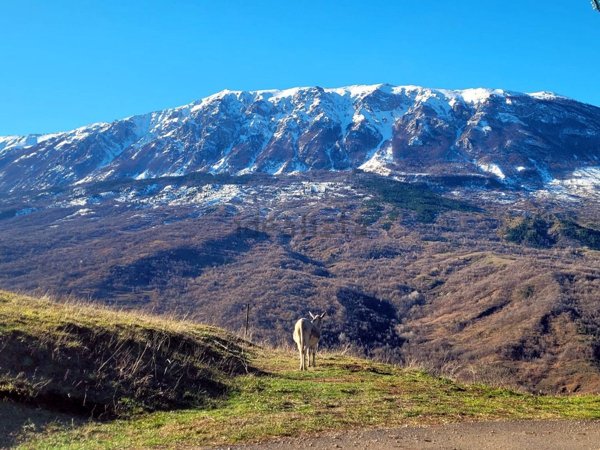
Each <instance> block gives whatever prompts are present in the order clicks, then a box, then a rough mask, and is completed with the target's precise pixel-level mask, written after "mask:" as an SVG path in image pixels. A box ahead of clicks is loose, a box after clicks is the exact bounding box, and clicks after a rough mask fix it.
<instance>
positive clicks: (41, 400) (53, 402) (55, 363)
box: [0, 291, 249, 418]
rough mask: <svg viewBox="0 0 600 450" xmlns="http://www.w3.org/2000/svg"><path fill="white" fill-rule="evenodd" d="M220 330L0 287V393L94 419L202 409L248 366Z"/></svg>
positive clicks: (237, 346) (239, 349)
mask: <svg viewBox="0 0 600 450" xmlns="http://www.w3.org/2000/svg"><path fill="white" fill-rule="evenodd" d="M242 345H244V344H243V343H242V342H239V341H238V340H237V339H235V338H233V337H232V336H231V335H228V334H226V333H224V332H223V331H221V330H218V329H215V328H211V327H206V326H200V325H194V324H191V323H186V322H173V321H168V320H163V319H159V318H157V317H151V316H143V315H141V314H128V313H124V312H113V311H109V310H107V309H99V308H94V307H91V306H84V305H82V304H75V303H67V304H57V303H54V302H51V301H49V300H46V299H37V298H31V297H25V296H22V295H16V294H11V293H8V292H3V291H0V349H2V351H1V352H0V397H1V398H3V399H6V398H8V399H12V400H15V401H18V402H24V403H28V404H33V405H36V406H43V407H45V408H49V409H54V410H57V411H62V412H65V413H71V414H80V415H83V416H87V417H89V416H92V417H97V418H113V417H117V416H127V415H129V414H132V413H140V412H143V411H154V410H173V409H181V408H190V407H203V406H206V405H207V403H208V402H209V401H211V399H214V398H215V397H219V396H222V395H224V394H225V393H226V392H227V391H228V390H229V388H230V382H229V377H230V376H231V375H239V374H241V373H246V372H247V371H248V370H249V367H248V363H247V361H246V357H245V356H244V353H243V350H242Z"/></svg>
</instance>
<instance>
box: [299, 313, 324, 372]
mask: <svg viewBox="0 0 600 450" xmlns="http://www.w3.org/2000/svg"><path fill="white" fill-rule="evenodd" d="M308 313H309V314H310V318H311V320H308V319H304V318H302V319H300V320H298V322H296V326H295V327H294V342H295V343H296V345H297V346H298V351H299V352H300V370H306V357H307V356H308V367H311V366H313V367H315V366H316V363H315V355H316V353H317V347H318V345H319V339H320V338H321V321H322V320H323V317H325V313H323V314H317V315H314V314H313V313H311V312H310V311H309V312H308ZM311 356H312V364H311V363H310V357H311Z"/></svg>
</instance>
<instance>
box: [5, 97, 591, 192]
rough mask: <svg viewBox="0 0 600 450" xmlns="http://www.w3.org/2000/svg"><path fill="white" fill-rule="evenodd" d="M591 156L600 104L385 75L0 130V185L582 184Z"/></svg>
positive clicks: (23, 187) (19, 187)
mask: <svg viewBox="0 0 600 450" xmlns="http://www.w3.org/2000/svg"><path fill="white" fill-rule="evenodd" d="M599 156H600V108H597V107H594V106H591V105H586V104H582V103H578V102H576V101H573V100H570V99H567V98H563V97H559V96H556V95H553V94H549V93H535V94H522V93H517V92H509V91H502V90H489V89H467V90H462V91H450V90H441V89H427V88H422V87H416V86H398V87H396V86H390V85H374V86H350V87H344V88H338V89H323V88H319V87H312V88H295V89H288V90H282V91H276V90H272V91H256V92H238V91H236V92H234V91H223V92H220V93H218V94H215V95H213V96H210V97H207V98H205V99H203V100H200V101H198V102H194V103H192V104H189V105H186V106H182V107H179V108H175V109H168V110H164V111H159V112H154V113H149V114H145V115H141V116H134V117H129V118H126V119H123V120H118V121H115V122H112V123H99V124H94V125H90V126H86V127H82V128H78V129H76V130H73V131H68V132H64V133H56V134H49V135H31V136H9V137H0V192H2V191H4V192H11V191H12V192H17V191H23V190H28V189H47V188H51V187H56V186H66V185H74V184H82V183H87V182H94V181H101V180H109V179H120V178H137V179H143V178H157V177H161V176H166V175H185V174H188V173H191V172H207V173H229V174H232V175H241V174H245V173H252V172H265V173H269V174H284V173H294V172H305V171H310V170H328V171H331V170H332V171H340V170H350V169H362V170H365V171H372V172H378V173H380V174H384V175H395V176H400V177H402V176H411V175H412V176H440V175H443V176H463V175H464V176H471V177H473V176H477V177H480V176H486V177H491V178H494V179H496V180H497V181H498V182H501V183H504V184H506V185H507V186H511V187H516V188H520V187H524V188H528V189H530V188H531V189H540V188H542V187H544V186H545V185H547V184H548V183H561V182H563V181H564V180H572V179H573V178H574V177H575V178H577V174H581V173H582V171H583V173H584V174H585V175H586V176H585V177H583V178H585V179H584V181H583V184H586V183H587V184H589V183H592V184H594V183H597V182H599V180H600V172H598V171H597V170H596V167H597V166H599V165H600V162H599V160H598V158H599ZM574 173H575V175H573V174H574ZM579 178H581V177H579ZM561 180H562V181H561Z"/></svg>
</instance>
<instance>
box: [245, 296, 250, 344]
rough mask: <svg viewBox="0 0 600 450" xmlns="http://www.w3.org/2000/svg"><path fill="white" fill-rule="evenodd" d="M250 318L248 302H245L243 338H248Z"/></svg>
mask: <svg viewBox="0 0 600 450" xmlns="http://www.w3.org/2000/svg"><path fill="white" fill-rule="evenodd" d="M249 320H250V303H246V328H245V329H244V339H246V340H248V322H249Z"/></svg>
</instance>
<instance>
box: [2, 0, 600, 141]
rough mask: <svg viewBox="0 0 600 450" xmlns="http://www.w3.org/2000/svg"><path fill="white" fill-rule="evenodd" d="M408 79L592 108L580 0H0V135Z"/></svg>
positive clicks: (596, 31)
mask: <svg viewBox="0 0 600 450" xmlns="http://www.w3.org/2000/svg"><path fill="white" fill-rule="evenodd" d="M381 82H387V83H392V84H400V85H401V84H416V85H422V86H427V87H440V88H456V89H459V88H467V87H497V88H504V89H511V90H517V91H525V92H531V91H539V90H549V91H554V92H557V93H560V94H563V95H566V96H569V97H572V98H575V99H577V100H581V101H584V102H588V103H592V104H595V105H598V106H600V84H599V82H600V13H598V12H595V11H594V10H592V8H591V6H590V2H589V0H547V1H541V0H540V1H533V0H512V1H511V0H508V1H500V0H497V1H483V0H479V1H475V0H453V1H441V0H437V1H427V0H389V1H382V0H369V1H354V0H344V1H342V0H251V1H250V0H245V1H244V0H211V1H207V0H188V1H183V0H180V1H177V0H171V1H167V0H165V1H153V0H145V1H138V0H127V1H123V0H119V1H115V0H102V1H91V0H79V1H68V0H53V1H47V0H39V1H30V0H0V135H8V134H26V133H45V132H52V131H61V130H68V129H71V128H75V127H77V126H81V125H85V124H88V123H91V122H97V121H111V120H114V119H118V118H122V117H125V116H129V115H133V114H138V113H144V112H148V111H153V110H157V109H163V108H166V107H173V106H179V105H182V104H185V103H189V102H191V101H193V100H195V99H198V98H202V97H204V96H207V95H210V94H212V93H215V92H217V91H220V90H222V89H225V88H227V89H249V90H254V89H267V88H286V87H292V86H310V85H318V86H323V87H335V86H343V85H348V84H372V83H381Z"/></svg>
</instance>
